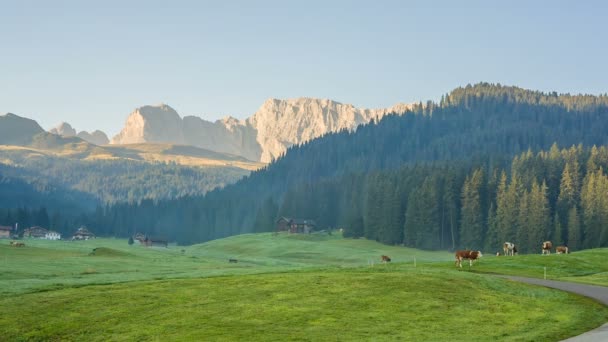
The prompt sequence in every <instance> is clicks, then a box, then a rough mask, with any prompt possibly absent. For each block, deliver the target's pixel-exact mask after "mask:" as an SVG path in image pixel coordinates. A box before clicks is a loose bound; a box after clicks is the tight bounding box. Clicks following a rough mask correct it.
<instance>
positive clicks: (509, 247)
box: [502, 242, 517, 256]
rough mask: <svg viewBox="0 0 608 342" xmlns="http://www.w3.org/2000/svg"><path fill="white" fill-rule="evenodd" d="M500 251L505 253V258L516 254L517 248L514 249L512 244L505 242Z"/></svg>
mask: <svg viewBox="0 0 608 342" xmlns="http://www.w3.org/2000/svg"><path fill="white" fill-rule="evenodd" d="M502 250H503V251H504V252H505V255H506V256H509V255H510V256H513V255H515V253H517V247H515V244H514V243H510V242H505V243H504V245H503V246H502Z"/></svg>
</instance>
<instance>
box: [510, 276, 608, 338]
mask: <svg viewBox="0 0 608 342" xmlns="http://www.w3.org/2000/svg"><path fill="white" fill-rule="evenodd" d="M504 277H505V278H507V279H511V280H515V281H520V282H523V283H528V284H534V285H540V286H546V287H551V288H554V289H558V290H562V291H568V292H572V293H576V294H579V295H581V296H585V297H589V298H593V299H595V300H597V301H598V302H600V303H602V304H604V305H608V287H604V286H595V285H585V284H577V283H569V282H565V281H555V280H543V279H535V278H526V277H517V276H504ZM564 341H567V342H606V341H608V323H606V324H604V325H602V326H601V327H599V328H597V329H593V330H591V331H588V332H586V333H584V334H581V335H578V336H575V337H571V338H569V339H567V340H564Z"/></svg>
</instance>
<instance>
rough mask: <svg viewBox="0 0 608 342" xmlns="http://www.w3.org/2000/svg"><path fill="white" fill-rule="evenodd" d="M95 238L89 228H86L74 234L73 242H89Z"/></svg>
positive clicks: (81, 228) (79, 229)
mask: <svg viewBox="0 0 608 342" xmlns="http://www.w3.org/2000/svg"><path fill="white" fill-rule="evenodd" d="M94 238H95V234H93V233H91V232H90V231H89V230H88V229H87V227H84V226H82V227H80V228H78V230H77V231H76V233H74V236H72V240H89V239H94Z"/></svg>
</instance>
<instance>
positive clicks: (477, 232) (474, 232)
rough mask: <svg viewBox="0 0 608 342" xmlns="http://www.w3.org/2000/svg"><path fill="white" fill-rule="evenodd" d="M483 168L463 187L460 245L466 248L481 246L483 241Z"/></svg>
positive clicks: (468, 179) (466, 181) (469, 178)
mask: <svg viewBox="0 0 608 342" xmlns="http://www.w3.org/2000/svg"><path fill="white" fill-rule="evenodd" d="M483 181H484V179H483V170H482V169H477V170H475V171H474V172H473V174H472V175H471V176H470V177H467V179H466V180H465V182H464V185H463V187H462V217H461V224H460V245H461V246H462V247H464V248H471V249H472V248H475V247H476V246H477V248H479V246H480V245H481V244H482V242H483V235H482V234H483V226H484V223H483V213H482V205H481V191H482V185H483Z"/></svg>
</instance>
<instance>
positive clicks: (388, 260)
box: [382, 255, 391, 262]
mask: <svg viewBox="0 0 608 342" xmlns="http://www.w3.org/2000/svg"><path fill="white" fill-rule="evenodd" d="M382 262H391V258H390V257H389V256H388V255H383V256H382Z"/></svg>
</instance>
